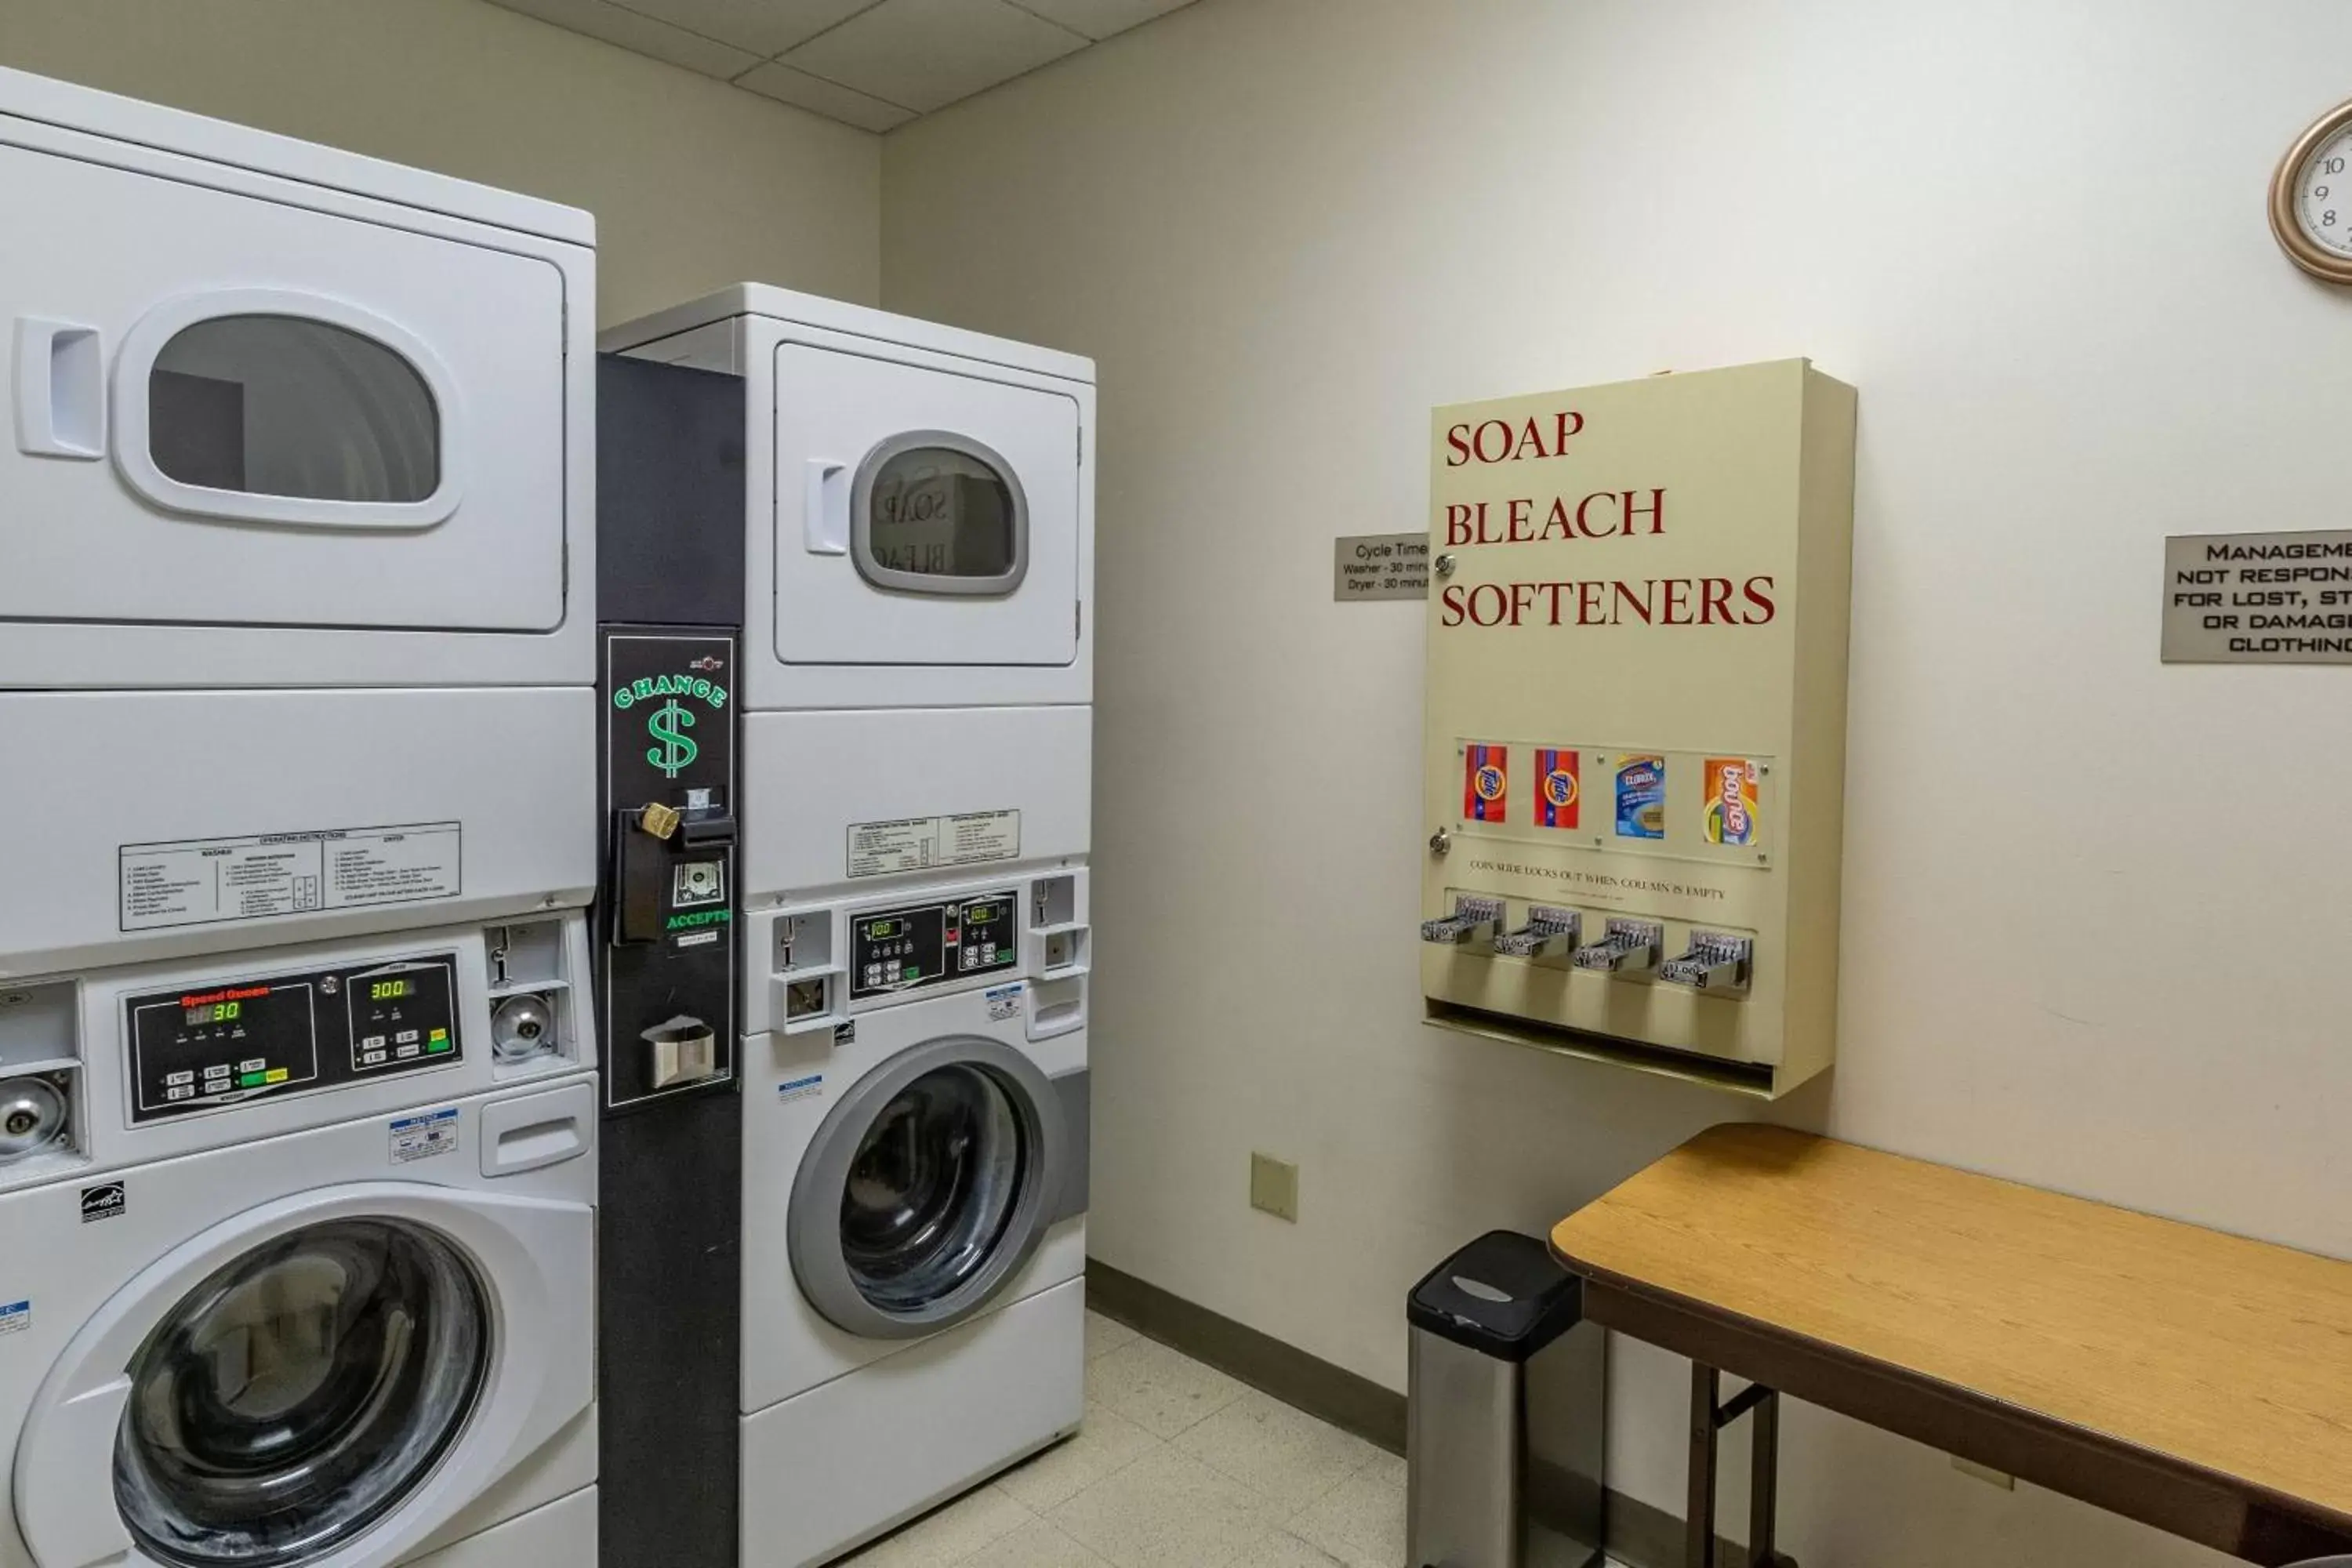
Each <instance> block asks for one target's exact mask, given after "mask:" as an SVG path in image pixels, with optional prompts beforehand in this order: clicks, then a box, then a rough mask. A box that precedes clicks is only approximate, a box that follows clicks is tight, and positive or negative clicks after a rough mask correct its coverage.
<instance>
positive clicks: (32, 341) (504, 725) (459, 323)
mask: <svg viewBox="0 0 2352 1568" xmlns="http://www.w3.org/2000/svg"><path fill="white" fill-rule="evenodd" d="M0 206H5V210H6V211H7V212H8V214H9V215H10V217H9V223H10V227H11V230H12V232H13V233H14V234H16V236H17V239H18V242H16V243H12V244H10V245H8V246H5V247H0V354H5V356H6V360H5V374H0V402H5V405H6V409H7V411H6V414H5V416H0V497H5V505H0V731H5V733H6V734H8V735H9V736H11V737H13V738H14V740H13V742H12V743H10V744H8V745H6V746H0V794H5V795H7V796H9V797H12V798H15V799H19V800H40V801H43V802H46V803H47V805H46V806H45V808H44V811H43V814H42V824H41V830H40V831H39V832H37V833H19V834H14V835H11V836H10V837H8V839H7V840H6V842H5V844H0V886H5V888H6V889H8V892H9V896H8V897H6V898H5V899H0V976H23V975H31V974H38V973H62V972H66V971H70V970H75V969H82V968H88V967H90V966H94V965H101V964H115V963H131V962H139V961H143V960H147V959H155V958H165V957H173V956H178V955H183V954H188V953H194V952H225V951H228V950H231V949H238V948H250V947H255V946H260V945H264V944H269V943H278V942H304V941H312V940H317V939H320V938H322V937H337V936H346V935H356V934H361V933H365V932H372V931H387V930H393V929H396V928H399V927H402V926H410V925H417V924H432V923H436V922H445V921H446V922H455V921H468V920H474V919H477V918H483V917H489V916H496V915H502V914H511V913H520V912H526V911H534V910H544V909H547V908H551V907H555V906H559V905H561V906H571V907H580V906H584V905H585V904H586V903H587V901H588V899H589V897H590V895H591V893H592V892H593V886H594V882H595V871H596V847H595V846H596V839H595V834H594V810H595V804H594V795H593V788H594V763H595V757H596V749H595V744H596V741H595V723H596V703H595V696H594V689H593V686H594V679H595V626H594V622H595V614H594V608H593V603H592V602H591V601H592V597H593V584H594V582H595V576H594V546H595V534H594V527H593V518H594V505H593V483H594V467H593V461H594V451H593V446H594V443H593V420H594V401H593V400H594V381H593V364H592V363H591V360H592V355H591V352H590V351H591V329H590V322H591V321H592V318H593V306H594V300H595V253H594V250H593V244H594V228H593V220H591V219H590V217H589V216H588V215H587V214H585V213H582V212H577V211H573V210H572V209H569V208H564V207H559V206H554V205H549V204H547V203H544V202H540V201H535V200H533V199H531V198H530V197H526V196H519V195H509V194H508V193H505V192H500V191H492V190H487V189H484V188H483V187H481V186H478V185H471V184H466V183H464V182H462V181H457V180H451V179H446V178H443V177H441V176H439V175H435V174H424V173H421V172H418V171H415V170H411V169H403V168H398V167H395V166H394V165H391V164H387V163H378V162H376V161H375V160H373V159H369V158H362V157H357V156H354V155H352V154H350V153H339V152H334V151H331V150H330V149H326V148H321V147H314V146H310V145H306V144H304V143H302V142H291V141H288V140H286V139H285V138H282V137H278V136H270V135H266V134H263V133H262V132H256V131H251V130H247V129H245V128H243V127H239V126H233V125H225V124H222V123H220V122H218V121H211V120H205V119H202V118H200V117H198V116H195V115H191V114H184V113H180V112H177V111H174V110H166V109H160V108H157V107H155V106H153V105H150V104H143V103H137V102H133V101H131V100H127V99H121V98H116V97H112V96H110V95H109V94H106V93H100V92H92V91H89V90H88V89H81V88H77V87H70V86H68V85H65V84H63V83H58V82H54V81H48V80H45V79H41V78H38V77H32V76H26V75H24V74H21V73H18V72H14V71H5V70H0ZM33 237H37V241H36V240H35V239H34V238H33Z"/></svg>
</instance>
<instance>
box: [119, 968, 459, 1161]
mask: <svg viewBox="0 0 2352 1568" xmlns="http://www.w3.org/2000/svg"><path fill="white" fill-rule="evenodd" d="M123 1014H124V1024H125V1028H126V1032H127V1034H128V1036H129V1039H130V1044H131V1086H132V1104H131V1121H133V1122H134V1123H135V1122H142V1121H159V1120H161V1119H163V1118H164V1117H169V1116H178V1115H184V1114H185V1113H187V1112H189V1111H192V1110H212V1109H214V1108H215V1107H216V1106H222V1105H232V1104H237V1103H241V1102H243V1101H246V1100H253V1099H257V1098H259V1097H261V1096H265V1095H279V1094H289V1093H296V1092H299V1091H302V1090H306V1089H331V1088H335V1087H338V1086H340V1085H343V1084H348V1083H354V1082H358V1081H360V1080H362V1079H371V1078H376V1077H381V1076H385V1075H389V1074H394V1073H403V1072H414V1071H416V1070H419V1069H421V1068H434V1067H440V1066H444V1065H446V1064H447V1063H450V1062H454V1061H456V1060H457V1059H458V1057H459V1056H460V1054H461V1052H460V1048H459V1044H458V1032H457V959H456V958H455V957H454V956H452V955H449V954H442V953H436V954H432V955H429V956H425V957H420V958H410V959H400V960H396V961H394V962H393V963H371V964H362V965H354V966H350V967H341V968H334V969H318V970H310V971H307V972H304V973H291V974H278V975H271V976H268V978H265V979H258V980H241V981H237V982H236V983H235V984H222V985H215V986H197V987H193V988H189V989H184V990H178V991H168V992H152V993H148V994H142V995H137V996H131V997H129V998H127V999H126V1000H125V1001H124V1003H123Z"/></svg>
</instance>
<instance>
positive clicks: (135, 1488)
mask: <svg viewBox="0 0 2352 1568" xmlns="http://www.w3.org/2000/svg"><path fill="white" fill-rule="evenodd" d="M489 1323H490V1309H489V1304H488V1299H487V1297H486V1296H485V1294H484V1291H483V1289H482V1286H481V1283H480V1281H479V1280H478V1279H477V1277H476V1275H475V1272H474V1270H473V1269H472V1268H471V1267H469V1266H468V1264H467V1261H466V1259H465V1258H463V1257H461V1256H460V1255H459V1254H458V1252H457V1249H456V1248H455V1247H453V1246H452V1245H451V1244H450V1243H449V1242H448V1241H446V1240H445V1239H444V1238H442V1237H440V1236H438V1235H436V1233H434V1232H432V1231H430V1230H427V1229H425V1227H423V1226H416V1225H412V1224H408V1223H404V1222H400V1221H394V1220H388V1219H345V1220H334V1221H330V1222H327V1223H323V1224H320V1225H314V1226H307V1227H305V1228H303V1229H300V1230H297V1231H293V1232H290V1233H289V1234H287V1235H285V1236H282V1237H277V1238H275V1239H273V1240H271V1241H269V1242H268V1243H267V1244H265V1245H263V1246H260V1247H255V1248H253V1249H252V1250H250V1251H248V1252H247V1253H246V1254H245V1255H244V1256H243V1257H241V1258H237V1259H236V1261H234V1262H232V1263H230V1264H228V1265H226V1267H224V1268H220V1269H217V1270H215V1272H214V1273H213V1274H212V1275H211V1276H210V1277H209V1278H208V1279H205V1280H204V1281H203V1282H202V1283H201V1284H199V1285H198V1286H196V1288H195V1289H193V1290H191V1291H189V1292H188V1293H187V1295H185V1296H184V1297H183V1298H182V1299H181V1300H180V1301H179V1302H178V1303H177V1304H176V1305H175V1306H173V1308H172V1309H171V1310H169V1311H167V1312H166V1313H165V1314H164V1315H163V1320H162V1321H160V1322H159V1323H158V1324H157V1325H156V1327H155V1329H154V1330H153V1331H152V1332H151V1333H150V1334H149V1335H148V1337H147V1340H146V1342H145V1343H144V1344H142V1346H141V1347H140V1349H139V1352H138V1353H137V1354H136V1355H135V1356H134V1357H133V1358H132V1360H131V1366H130V1369H129V1372H130V1376H131V1396H130V1401H129V1403H128V1405H126V1406H125V1408H124V1411H123V1415H122V1424H121V1428H120V1430H119V1432H118V1433H117V1436H116V1439H115V1447H114V1489H115V1499H116V1501H117V1504H118V1505H119V1506H120V1507H121V1510H122V1517H123V1521H124V1522H125V1523H126V1524H128V1525H129V1527H130V1529H131V1533H132V1535H133V1536H135V1537H136V1538H137V1539H138V1541H139V1542H140V1544H141V1546H142V1548H144V1549H145V1550H146V1551H147V1552H149V1553H150V1554H152V1556H154V1557H156V1558H157V1559H158V1560H160V1561H162V1562H165V1563H180V1564H185V1565H187V1568H223V1565H230V1564H234V1565H236V1568H270V1565H276V1564H292V1563H309V1562H312V1561H314V1560H316V1559H318V1558H320V1557H321V1556H324V1555H325V1554H327V1553H328V1552H332V1551H334V1550H335V1549H336V1548H337V1547H339V1546H341V1545H343V1544H344V1543H346V1542H349V1541H350V1540H352V1537H354V1536H356V1535H358V1534H360V1533H361V1532H362V1531H365V1530H367V1529H368V1528H369V1527H370V1526H372V1525H373V1524H374V1523H376V1522H377V1521H379V1520H381V1519H383V1517H384V1516H385V1515H386V1514H387V1513H389V1512H391V1511H392V1510H394V1508H396V1507H397V1506H398V1505H399V1504H400V1502H401V1501H402V1500H404V1498H406V1497H407V1496H408V1495H409V1494H410V1493H411V1492H413V1491H414V1490H415V1489H416V1487H417V1486H418V1484H419V1483H421V1482H422V1481H423V1480H424V1479H425V1478H426V1477H427V1476H428V1475H430V1474H431V1473H432V1470H433V1468H434V1467H435V1466H436V1464H437V1463H438V1462H439V1461H440V1459H441V1458H442V1457H443V1456H444V1455H445V1454H446V1452H447V1451H448V1448H449V1447H450V1445H451V1443H452V1442H453V1441H455V1439H456V1438H457V1435H458V1433H459V1432H460V1431H461V1430H462V1429H463V1428H464V1426H465V1424H466V1421H467V1416H468V1415H471V1414H472V1412H473V1409H474V1406H475V1404H476V1402H477V1400H478V1396H479V1395H480V1394H481V1391H482V1385H483V1382H484V1378H485V1374H486V1373H487V1370H488V1364H489V1355H490V1350H491V1345H490V1329H489Z"/></svg>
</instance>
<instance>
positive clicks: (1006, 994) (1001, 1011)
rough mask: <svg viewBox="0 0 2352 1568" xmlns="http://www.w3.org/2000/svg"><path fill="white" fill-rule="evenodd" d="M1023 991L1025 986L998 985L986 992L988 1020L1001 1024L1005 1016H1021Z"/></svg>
mask: <svg viewBox="0 0 2352 1568" xmlns="http://www.w3.org/2000/svg"><path fill="white" fill-rule="evenodd" d="M1025 991H1026V987H1024V986H1021V985H999V986H997V987H995V988H994V989H992V990H991V991H989V992H987V993H986V995H987V998H988V1016H989V1021H990V1022H992V1023H997V1024H1002V1023H1003V1022H1004V1020H1006V1019H1007V1018H1018V1017H1019V1016H1021V998H1022V996H1023V994H1024V992H1025Z"/></svg>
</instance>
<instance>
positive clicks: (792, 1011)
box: [784, 979, 833, 1020]
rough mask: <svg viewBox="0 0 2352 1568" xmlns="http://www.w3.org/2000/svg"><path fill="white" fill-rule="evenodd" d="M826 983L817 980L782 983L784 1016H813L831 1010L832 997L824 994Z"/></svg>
mask: <svg viewBox="0 0 2352 1568" xmlns="http://www.w3.org/2000/svg"><path fill="white" fill-rule="evenodd" d="M827 989H828V985H827V983H826V982H825V981H824V980H822V979H819V980H789V981H786V982H785V983H784V1017H785V1018H786V1019H787V1020H790V1019H793V1018H808V1017H814V1016H816V1015H817V1014H819V1013H830V1012H832V1011H833V1001H832V998H830V997H829V996H827V995H826V994H825V993H826V991H827Z"/></svg>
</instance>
